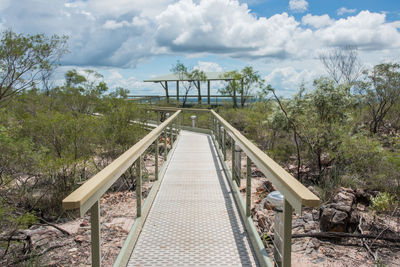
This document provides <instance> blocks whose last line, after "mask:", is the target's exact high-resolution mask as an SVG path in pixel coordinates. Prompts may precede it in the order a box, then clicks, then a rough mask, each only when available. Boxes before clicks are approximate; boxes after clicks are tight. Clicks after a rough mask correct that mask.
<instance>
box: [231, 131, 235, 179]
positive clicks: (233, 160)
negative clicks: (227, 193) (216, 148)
mask: <svg viewBox="0 0 400 267" xmlns="http://www.w3.org/2000/svg"><path fill="white" fill-rule="evenodd" d="M231 151H232V159H231V160H232V162H231V164H232V166H231V170H232V181H235V179H236V178H235V176H236V174H235V154H236V153H235V140H233V138H232V137H231Z"/></svg>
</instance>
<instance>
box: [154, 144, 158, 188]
mask: <svg viewBox="0 0 400 267" xmlns="http://www.w3.org/2000/svg"><path fill="white" fill-rule="evenodd" d="M155 145H156V149H155V150H156V154H155V158H154V167H155V170H154V172H155V173H154V180H156V181H157V180H158V136H157V138H156V143H155Z"/></svg>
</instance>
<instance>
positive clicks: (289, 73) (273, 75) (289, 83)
mask: <svg viewBox="0 0 400 267" xmlns="http://www.w3.org/2000/svg"><path fill="white" fill-rule="evenodd" d="M316 76H317V73H316V72H315V71H312V70H307V69H303V70H301V71H300V70H296V69H295V68H293V67H278V68H275V69H274V70H272V71H271V72H270V73H269V74H268V75H267V76H265V77H264V80H265V82H266V83H268V84H271V86H272V87H274V88H279V89H283V90H286V91H290V92H296V91H298V89H299V87H300V85H301V84H302V83H309V82H311V81H313V80H314V79H315V78H316Z"/></svg>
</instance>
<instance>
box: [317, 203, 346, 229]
mask: <svg viewBox="0 0 400 267" xmlns="http://www.w3.org/2000/svg"><path fill="white" fill-rule="evenodd" d="M321 209H322V213H321V216H320V225H319V226H320V229H321V231H324V232H346V227H347V222H348V215H347V213H346V212H343V211H339V210H336V209H334V208H329V207H321Z"/></svg>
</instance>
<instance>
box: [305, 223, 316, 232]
mask: <svg viewBox="0 0 400 267" xmlns="http://www.w3.org/2000/svg"><path fill="white" fill-rule="evenodd" d="M315 228H316V223H315V222H314V221H310V222H307V223H306V224H305V225H304V232H305V233H308V232H310V231H311V230H314V229H315Z"/></svg>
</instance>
